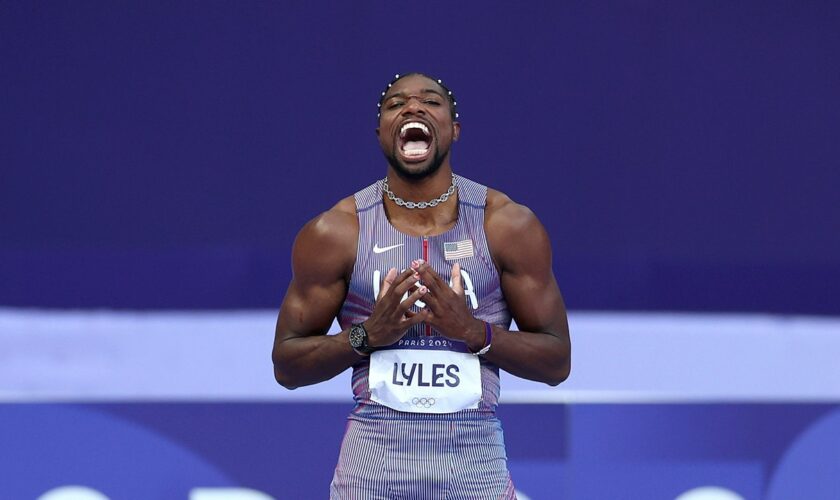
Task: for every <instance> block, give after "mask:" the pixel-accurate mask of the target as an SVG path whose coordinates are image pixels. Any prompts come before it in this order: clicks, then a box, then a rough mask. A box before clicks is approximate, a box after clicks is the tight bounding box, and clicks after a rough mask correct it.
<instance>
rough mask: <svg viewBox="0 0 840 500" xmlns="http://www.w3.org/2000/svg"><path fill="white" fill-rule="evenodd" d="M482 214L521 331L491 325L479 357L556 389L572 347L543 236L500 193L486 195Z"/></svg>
mask: <svg viewBox="0 0 840 500" xmlns="http://www.w3.org/2000/svg"><path fill="white" fill-rule="evenodd" d="M486 213H487V216H486V220H485V230H486V234H487V239H488V242H489V244H490V249H491V252H492V254H493V257H494V259H495V260H496V263H497V265H498V266H499V268H500V269H499V272H500V274H501V286H502V291H503V292H504V295H505V299H506V301H507V303H508V307H509V309H510V311H511V314H512V315H513V318H514V319H515V320H516V324H517V326H518V327H519V329H520V331H518V332H513V333H511V332H509V331H507V330H504V329H502V328H501V327H498V326H494V327H493V346H492V348H491V349H490V351H489V352H488V353H487V354H485V355H484V356H485V358H487V360H488V361H491V362H493V363H494V364H496V365H497V366H499V367H500V368H502V369H503V370H505V371H507V372H509V373H511V374H513V375H516V376H519V377H522V378H527V379H530V380H536V381H539V382H545V383H547V384H550V385H557V384H559V383H560V382H562V381H564V380H565V379H566V378H567V377H568V376H569V372H570V370H571V342H570V339H569V326H568V322H567V320H566V307H565V305H564V304H563V297H562V296H561V294H560V289H559V288H558V286H557V281H556V280H555V279H554V272H553V271H552V268H551V243H550V241H549V239H548V235H547V234H546V232H545V229H544V228H543V226H542V224H541V223H540V221H539V220H538V219H537V217H536V216H535V215H534V214H533V212H531V211H530V210H529V209H528V208H526V207H524V206H522V205H518V204H516V203H514V202H512V201H511V200H510V199H509V198H507V197H506V196H505V195H503V194H501V193H498V192H495V191H491V192H489V193H488V207H487V212H486ZM479 338H483V337H482V336H481V334H479ZM481 345H482V344H481V343H479V344H478V346H479V347H480V346H481Z"/></svg>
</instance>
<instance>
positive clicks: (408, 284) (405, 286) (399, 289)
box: [394, 273, 420, 297]
mask: <svg viewBox="0 0 840 500" xmlns="http://www.w3.org/2000/svg"><path fill="white" fill-rule="evenodd" d="M419 280H420V277H419V276H417V275H416V274H415V273H411V274H409V276H408V278H406V279H405V281H403V282H402V283H399V284H398V285H397V286H395V287H394V293H396V294H398V295H399V296H400V297H402V296H404V295H405V292H412V291H413V288H414V287H415V286H417V282H418V281H419Z"/></svg>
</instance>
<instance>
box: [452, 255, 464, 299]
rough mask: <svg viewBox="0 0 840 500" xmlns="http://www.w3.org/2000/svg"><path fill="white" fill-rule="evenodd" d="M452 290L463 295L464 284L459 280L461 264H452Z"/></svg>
mask: <svg viewBox="0 0 840 500" xmlns="http://www.w3.org/2000/svg"><path fill="white" fill-rule="evenodd" d="M452 291H453V292H455V293H456V294H458V295H460V296H461V297H463V296H464V284H463V283H462V282H461V264H459V263H457V262H456V263H454V264H452Z"/></svg>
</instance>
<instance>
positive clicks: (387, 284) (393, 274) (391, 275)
mask: <svg viewBox="0 0 840 500" xmlns="http://www.w3.org/2000/svg"><path fill="white" fill-rule="evenodd" d="M396 278H397V268H395V267H392V268H391V269H388V273H387V274H386V275H385V279H383V280H382V286H381V287H380V288H379V297H376V300H379V299H381V298H382V297H383V296H384V295H385V293H386V292H388V290H389V289H390V288H391V287H392V286H393V285H394V280H395V279H396Z"/></svg>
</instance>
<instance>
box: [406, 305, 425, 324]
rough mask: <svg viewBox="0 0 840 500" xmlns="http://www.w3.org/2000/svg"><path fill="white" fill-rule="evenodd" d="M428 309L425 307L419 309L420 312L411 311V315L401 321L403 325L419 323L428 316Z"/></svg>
mask: <svg viewBox="0 0 840 500" xmlns="http://www.w3.org/2000/svg"><path fill="white" fill-rule="evenodd" d="M429 315H430V313H429V311H428V310H426V309H421V310H420V312H416V313H413V314H412V315H411V317H408V318H407V319H406V320H404V321H403V326H405V327H412V326H414V325H416V324H417V323H421V322H423V321H426V320H427V319H428V318H429Z"/></svg>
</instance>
